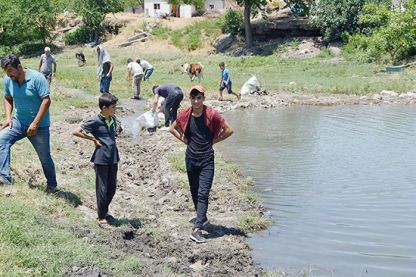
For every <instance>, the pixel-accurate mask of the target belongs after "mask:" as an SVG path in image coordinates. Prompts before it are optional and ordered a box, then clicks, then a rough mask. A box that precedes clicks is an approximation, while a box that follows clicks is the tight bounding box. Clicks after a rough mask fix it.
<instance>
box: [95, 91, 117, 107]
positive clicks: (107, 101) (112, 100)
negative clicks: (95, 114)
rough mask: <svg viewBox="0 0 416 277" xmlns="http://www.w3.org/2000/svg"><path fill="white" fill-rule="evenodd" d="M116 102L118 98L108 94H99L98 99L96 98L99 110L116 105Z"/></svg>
mask: <svg viewBox="0 0 416 277" xmlns="http://www.w3.org/2000/svg"><path fill="white" fill-rule="evenodd" d="M117 101H118V98H117V97H115V96H114V95H112V94H110V93H103V94H101V96H100V98H98V106H99V107H100V110H102V109H103V108H104V107H107V108H108V107H110V106H111V105H114V104H116V103H117Z"/></svg>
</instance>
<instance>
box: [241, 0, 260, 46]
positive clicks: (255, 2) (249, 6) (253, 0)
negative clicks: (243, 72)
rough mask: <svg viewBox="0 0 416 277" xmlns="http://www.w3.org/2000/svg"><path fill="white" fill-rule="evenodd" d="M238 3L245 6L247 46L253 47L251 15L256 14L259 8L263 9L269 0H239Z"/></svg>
mask: <svg viewBox="0 0 416 277" xmlns="http://www.w3.org/2000/svg"><path fill="white" fill-rule="evenodd" d="M237 3H238V4H239V5H240V6H244V12H243V15H244V30H245V37H246V46H247V47H253V28H252V26H251V16H252V15H256V14H257V13H258V10H259V9H262V8H263V7H264V6H265V5H266V4H267V0H237ZM253 10H254V12H253Z"/></svg>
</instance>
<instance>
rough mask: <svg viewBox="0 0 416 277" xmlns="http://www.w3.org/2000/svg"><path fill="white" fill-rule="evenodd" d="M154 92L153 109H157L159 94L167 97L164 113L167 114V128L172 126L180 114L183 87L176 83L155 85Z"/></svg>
mask: <svg viewBox="0 0 416 277" xmlns="http://www.w3.org/2000/svg"><path fill="white" fill-rule="evenodd" d="M153 94H154V95H155V97H154V99H153V111H154V112H155V111H156V110H157V105H158V102H159V96H162V97H164V98H165V102H164V104H163V113H164V114H165V129H163V128H161V129H163V130H167V128H168V127H169V126H170V124H171V123H173V122H174V121H175V120H176V117H177V115H178V109H179V106H180V104H181V101H182V100H183V92H182V89H181V88H180V87H179V86H177V85H175V84H165V85H162V86H154V87H153Z"/></svg>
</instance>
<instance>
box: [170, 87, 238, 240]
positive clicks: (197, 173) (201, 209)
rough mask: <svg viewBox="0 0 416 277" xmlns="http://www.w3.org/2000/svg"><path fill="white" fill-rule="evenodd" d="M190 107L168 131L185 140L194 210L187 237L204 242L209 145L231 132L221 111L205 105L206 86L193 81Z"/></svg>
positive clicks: (210, 175) (211, 156)
mask: <svg viewBox="0 0 416 277" xmlns="http://www.w3.org/2000/svg"><path fill="white" fill-rule="evenodd" d="M189 99H190V100H191V107H190V108H188V109H185V110H183V111H181V112H180V113H179V115H178V118H177V120H176V121H175V122H174V123H173V124H172V126H171V127H170V132H171V133H172V134H173V135H174V136H175V137H176V138H177V139H179V140H180V141H182V142H183V143H185V144H187V145H188V147H187V148H186V154H185V163H186V172H187V174H188V181H189V187H190V190H191V194H192V200H193V202H194V207H195V211H196V221H195V224H194V228H193V231H192V233H191V235H190V238H191V239H192V240H193V241H195V242H197V243H202V242H205V238H204V236H203V234H202V231H201V230H202V227H203V226H204V225H205V224H207V223H208V218H207V210H208V197H209V192H210V190H211V186H212V182H213V179H214V149H213V148H212V145H213V144H215V143H218V142H220V141H222V140H224V139H226V138H228V137H229V136H231V135H232V134H233V130H232V128H231V126H230V125H228V123H227V122H226V121H225V120H224V118H223V117H222V116H221V115H220V113H219V112H218V111H216V110H214V109H213V108H210V107H207V106H205V105H204V100H205V89H204V88H203V87H202V86H200V85H196V86H194V87H192V88H191V90H190V92H189Z"/></svg>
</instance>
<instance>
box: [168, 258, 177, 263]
mask: <svg viewBox="0 0 416 277" xmlns="http://www.w3.org/2000/svg"><path fill="white" fill-rule="evenodd" d="M177 262H178V259H177V258H176V257H167V258H166V263H168V264H176V263H177Z"/></svg>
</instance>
